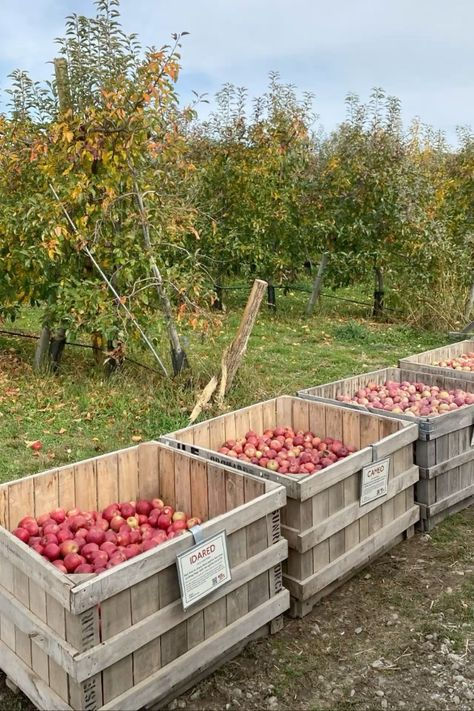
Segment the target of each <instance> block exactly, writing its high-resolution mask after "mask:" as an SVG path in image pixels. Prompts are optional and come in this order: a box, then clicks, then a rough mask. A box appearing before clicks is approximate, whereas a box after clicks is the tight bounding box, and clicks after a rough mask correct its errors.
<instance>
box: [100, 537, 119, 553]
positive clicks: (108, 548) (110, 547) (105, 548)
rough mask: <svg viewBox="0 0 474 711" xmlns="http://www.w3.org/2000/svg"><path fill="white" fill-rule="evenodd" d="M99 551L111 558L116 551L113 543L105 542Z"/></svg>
mask: <svg viewBox="0 0 474 711" xmlns="http://www.w3.org/2000/svg"><path fill="white" fill-rule="evenodd" d="M99 550H101V551H104V552H105V553H107V555H108V556H111V555H113V554H114V553H115V551H116V550H117V546H116V544H115V543H112V541H105V542H104V543H102V544H101V545H100V547H99Z"/></svg>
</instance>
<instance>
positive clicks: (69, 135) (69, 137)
mask: <svg viewBox="0 0 474 711" xmlns="http://www.w3.org/2000/svg"><path fill="white" fill-rule="evenodd" d="M64 138H65V139H66V141H67V142H68V143H71V141H72V139H73V138H74V134H73V132H72V131H66V132H65V133H64Z"/></svg>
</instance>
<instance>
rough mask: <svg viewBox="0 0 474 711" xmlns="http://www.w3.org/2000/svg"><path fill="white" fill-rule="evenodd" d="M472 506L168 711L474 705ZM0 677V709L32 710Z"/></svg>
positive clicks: (463, 709) (466, 710) (462, 710)
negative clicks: (178, 710)
mask: <svg viewBox="0 0 474 711" xmlns="http://www.w3.org/2000/svg"><path fill="white" fill-rule="evenodd" d="M473 543H474V508H471V509H468V510H467V511H465V512H463V513H462V514H458V515H457V516H454V517H452V518H451V519H449V520H448V521H446V522H444V524H442V525H440V526H439V527H438V528H437V529H436V530H435V531H433V532H432V534H429V535H428V534H417V535H416V536H415V537H414V538H412V539H410V540H408V541H404V542H403V543H402V544H400V545H399V546H397V547H396V548H394V549H392V551H391V552H389V553H387V554H386V555H384V556H383V557H382V558H380V559H379V560H378V561H376V562H375V563H373V564H372V565H371V566H370V567H368V568H366V569H365V570H364V571H363V572H362V573H360V574H359V575H358V576H357V577H356V578H354V579H353V580H352V581H351V582H349V583H347V584H346V585H345V586H343V587H342V588H340V589H339V590H338V591H336V592H335V593H333V594H332V595H331V596H330V597H329V598H327V599H326V600H324V601H323V602H321V603H320V604H319V605H318V606H317V607H316V608H315V609H314V610H313V611H312V613H311V614H310V615H308V616H307V617H305V618H304V619H302V620H290V619H286V620H285V627H284V629H283V630H282V631H281V632H279V633H278V634H277V635H275V636H273V637H271V638H267V639H265V640H262V641H259V642H255V643H252V644H251V645H249V647H248V648H247V649H246V651H245V652H244V653H243V654H242V655H241V656H239V657H238V658H236V659H235V660H234V661H232V662H229V663H228V664H226V665H225V666H224V667H223V668H222V669H220V670H219V671H218V672H217V673H215V674H214V675H213V676H211V677H210V678H208V679H207V680H205V681H203V682H201V683H200V684H199V685H198V686H197V687H195V688H194V689H192V690H191V691H189V692H188V693H187V694H185V695H184V696H182V697H181V698H179V699H177V700H175V701H173V702H172V703H171V704H170V705H169V706H168V709H169V710H172V709H192V710H196V711H204V710H209V711H215V710H217V709H219V710H221V709H222V710H224V709H226V710H227V709H229V710H232V711H233V710H234V709H235V711H238V709H247V710H248V709H263V710H265V709H269V710H271V709H277V710H278V709H284V710H286V709H292V710H293V709H295V710H300V709H301V710H302V711H303V710H305V711H306V710H308V711H310V710H312V711H318V710H320V709H321V710H322V709H331V710H334V711H349V709H350V710H353V711H362V710H370V711H372V709H388V710H389V711H391V710H392V709H406V711H423V710H426V711H431V710H433V711H437V710H438V709H439V710H446V709H457V710H459V711H471V710H472V709H474V546H473ZM32 708H33V707H32V706H31V704H30V703H29V702H28V701H27V700H26V699H24V697H22V696H21V695H20V696H15V695H13V694H11V693H10V691H9V690H7V689H6V687H5V684H4V678H3V677H0V709H1V711H31V709H32Z"/></svg>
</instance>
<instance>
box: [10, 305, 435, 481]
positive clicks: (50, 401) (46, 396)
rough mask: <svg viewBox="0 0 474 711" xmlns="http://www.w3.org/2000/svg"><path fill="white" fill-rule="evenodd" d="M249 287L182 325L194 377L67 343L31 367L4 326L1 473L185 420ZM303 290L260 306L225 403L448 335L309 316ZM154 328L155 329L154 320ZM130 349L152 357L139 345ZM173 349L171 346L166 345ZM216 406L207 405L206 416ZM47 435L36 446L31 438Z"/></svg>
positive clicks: (42, 465)
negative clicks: (108, 372) (47, 365)
mask: <svg viewBox="0 0 474 711" xmlns="http://www.w3.org/2000/svg"><path fill="white" fill-rule="evenodd" d="M245 298H246V295H245V293H243V292H239V293H237V294H235V295H234V296H232V297H229V299H232V300H230V302H229V304H228V311H227V312H226V314H225V315H224V316H223V317H222V318H221V319H220V321H219V322H218V323H217V328H216V329H214V331H213V333H212V335H210V336H209V335H206V334H203V333H200V332H192V331H187V332H185V338H186V340H187V342H188V346H187V349H188V353H189V356H190V359H191V362H192V366H193V375H192V378H186V379H184V378H183V379H180V380H178V381H177V382H171V381H166V380H164V379H163V378H161V377H160V376H159V375H156V374H155V373H152V372H150V371H149V370H143V369H141V368H138V367H137V366H134V365H132V364H127V365H126V366H125V367H124V369H123V370H122V371H121V372H120V373H117V374H116V375H114V376H113V377H111V378H109V379H107V378H106V377H105V376H104V373H103V370H102V369H101V368H100V367H98V366H96V365H95V364H94V361H93V359H92V354H91V352H90V351H88V350H84V349H80V348H73V347H66V350H65V354H64V358H63V362H62V365H61V372H60V374H59V375H57V376H53V375H47V376H38V375H35V374H34V373H33V371H32V369H31V362H32V356H33V350H34V345H35V342H34V341H30V340H26V339H21V338H10V337H4V336H1V335H0V481H7V480H10V479H14V478H16V477H19V476H24V475H27V474H30V473H34V472H36V471H41V470H43V469H47V468H50V467H54V466H57V465H60V464H65V463H68V462H72V461H77V460H79V459H82V458H85V457H89V456H94V455H96V454H99V453H103V452H107V451H111V450H114V449H118V448H120V447H123V446H127V445H131V444H133V442H134V441H137V440H138V439H139V438H142V439H143V440H147V439H150V438H154V437H157V436H159V435H161V434H164V433H166V432H167V431H170V430H172V429H174V428H177V427H179V426H183V425H185V423H186V422H187V416H188V413H189V412H190V410H191V409H192V406H193V402H194V400H195V397H196V393H197V392H198V391H199V388H200V387H202V386H203V385H204V384H205V383H206V382H207V380H208V379H209V378H210V376H211V375H212V374H213V373H214V372H215V369H216V367H217V364H218V362H219V359H220V356H221V353H222V350H223V348H224V347H225V346H226V345H227V344H228V343H229V342H230V340H231V339H232V337H233V334H234V333H235V331H236V329H237V326H238V323H239V319H240V316H241V313H242V308H243V305H244V303H245ZM304 299H305V295H304V294H301V293H289V294H288V295H286V296H283V294H282V292H281V293H279V295H278V311H277V313H276V314H271V313H269V312H268V310H267V309H266V308H265V307H263V308H262V311H261V313H260V315H259V319H258V322H257V324H256V326H255V328H254V331H253V334H252V336H251V339H250V342H249V347H248V352H247V355H246V357H245V360H244V362H243V364H242V366H241V369H240V371H239V373H238V377H237V379H236V382H235V385H234V388H233V389H232V391H231V393H230V395H229V397H228V400H227V403H226V406H227V407H228V408H229V409H234V408H238V407H243V406H245V405H248V404H251V403H252V402H255V401H258V400H261V399H264V398H268V397H273V396H275V395H279V394H283V393H289V394H292V393H294V392H295V391H296V390H298V389H300V388H303V387H309V386H311V385H317V384H320V383H323V382H327V381H330V380H333V379H336V378H340V377H345V376H349V375H351V374H355V373H358V372H361V371H369V370H374V369H377V368H381V367H386V366H390V365H392V366H393V365H396V363H397V360H398V358H400V357H403V356H406V355H409V354H411V353H414V352H417V351H421V350H426V349H428V348H431V347H435V346H439V345H443V344H444V343H446V342H447V341H446V337H445V336H444V335H443V334H441V333H436V332H426V331H418V330H416V329H413V328H409V327H406V326H405V325H403V324H397V323H380V322H373V321H371V320H369V319H367V318H366V309H365V307H359V306H356V305H353V304H347V303H346V302H341V303H340V304H338V306H337V309H338V313H337V314H336V313H335V308H336V307H335V303H336V302H334V301H331V302H329V301H325V302H323V305H322V307H321V308H320V309H318V310H317V312H316V313H315V314H314V316H313V317H311V318H309V319H305V318H304V316H303V315H302V314H303V313H304ZM3 328H5V329H10V330H21V331H24V332H28V333H37V332H38V330H39V314H38V313H37V312H36V311H35V310H33V309H30V310H25V311H24V312H23V313H22V314H21V315H20V318H19V319H18V320H17V321H16V322H15V323H14V324H9V323H6V324H4V325H3ZM149 332H151V334H152V335H157V333H153V329H152V328H151V327H150V328H149ZM130 355H131V356H132V357H133V358H135V359H137V360H139V361H141V362H144V363H148V364H149V365H152V360H151V357H150V356H149V354H148V353H144V352H143V351H142V350H140V348H139V347H138V346H135V347H133V348H132V349H131V352H130ZM163 355H164V357H165V358H166V357H167V353H166V348H164V349H163ZM212 414H214V413H213V411H212V410H210V411H207V412H206V413H205V414H204V415H203V417H204V418H207V417H209V416H210V415H212ZM33 440H40V441H41V443H42V449H41V451H40V452H33V451H32V450H31V449H30V448H29V447H28V446H27V443H28V442H31V441H33Z"/></svg>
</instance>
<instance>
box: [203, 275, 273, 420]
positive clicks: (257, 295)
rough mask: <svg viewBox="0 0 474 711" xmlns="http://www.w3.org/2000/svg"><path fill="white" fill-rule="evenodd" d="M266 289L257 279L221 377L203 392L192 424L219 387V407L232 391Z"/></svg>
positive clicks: (228, 350)
mask: <svg viewBox="0 0 474 711" xmlns="http://www.w3.org/2000/svg"><path fill="white" fill-rule="evenodd" d="M266 287H267V282H266V281H263V280H262V279H255V281H254V283H253V286H252V290H251V292H250V295H249V298H248V301H247V305H246V307H245V311H244V313H243V315H242V319H241V321H240V325H239V329H238V331H237V335H236V336H235V338H234V340H233V341H232V343H231V344H230V346H229V347H228V348H226V349H225V351H224V353H223V354H222V359H221V370H220V374H219V376H216V375H214V376H213V377H212V378H211V380H210V381H209V382H208V384H207V385H206V387H205V388H204V390H203V391H202V392H201V394H200V396H199V397H198V399H197V402H196V404H195V406H194V409H193V411H192V413H191V417H190V422H194V420H195V419H196V418H197V417H198V416H199V415H200V413H201V412H202V409H203V408H204V407H205V406H206V405H207V403H208V402H210V400H211V398H212V397H213V395H214V393H215V391H216V390H217V388H218V386H219V389H218V393H217V402H218V403H219V405H222V402H223V400H224V397H225V394H226V392H227V391H228V390H229V389H230V387H231V385H232V382H233V380H234V378H235V374H236V373H237V370H238V368H239V366H240V363H241V361H242V358H243V357H244V354H245V351H246V350H247V344H248V341H249V338H250V334H251V333H252V329H253V327H254V325H255V321H256V319H257V314H258V312H259V309H260V304H261V303H262V299H263V295H264V293H265V288H266Z"/></svg>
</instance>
